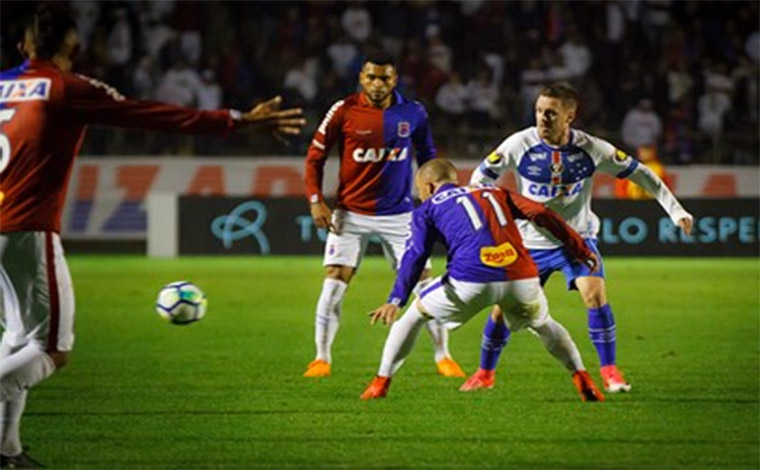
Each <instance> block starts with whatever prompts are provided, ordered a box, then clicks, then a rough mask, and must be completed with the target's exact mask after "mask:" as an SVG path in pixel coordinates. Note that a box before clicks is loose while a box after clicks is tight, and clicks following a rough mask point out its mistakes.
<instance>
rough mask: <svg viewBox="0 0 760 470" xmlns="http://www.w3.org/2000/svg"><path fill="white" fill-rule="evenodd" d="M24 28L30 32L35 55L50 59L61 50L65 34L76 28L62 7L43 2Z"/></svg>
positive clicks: (72, 19)
mask: <svg viewBox="0 0 760 470" xmlns="http://www.w3.org/2000/svg"><path fill="white" fill-rule="evenodd" d="M26 28H27V30H31V32H32V37H33V38H34V51H35V54H36V55H37V57H39V58H40V59H50V58H52V57H53V56H54V55H56V54H57V53H58V52H59V51H60V50H61V46H62V45H63V43H64V41H65V40H66V34H68V32H69V31H71V30H72V29H73V30H76V29H77V23H76V21H74V18H73V17H72V16H71V14H69V12H68V11H67V10H65V9H64V8H63V7H61V6H58V5H51V4H49V3H43V4H42V5H40V6H39V7H38V8H37V11H36V12H35V14H34V15H33V16H32V17H31V18H30V19H29V21H28V23H27V25H26Z"/></svg>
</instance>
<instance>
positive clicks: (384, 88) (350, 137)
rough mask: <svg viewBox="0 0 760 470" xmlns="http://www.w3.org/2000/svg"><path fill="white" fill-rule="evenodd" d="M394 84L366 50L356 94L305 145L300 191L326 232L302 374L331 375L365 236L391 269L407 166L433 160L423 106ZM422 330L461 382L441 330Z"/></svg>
mask: <svg viewBox="0 0 760 470" xmlns="http://www.w3.org/2000/svg"><path fill="white" fill-rule="evenodd" d="M397 81H398V75H397V73H396V67H395V66H394V65H393V60H392V57H391V56H390V55H389V54H387V53H385V52H383V51H376V52H373V53H371V54H370V55H369V56H368V57H367V60H366V61H365V63H364V66H363V68H362V71H361V74H360V75H359V83H360V84H361V88H362V91H361V92H360V93H356V94H353V95H350V96H348V97H347V98H345V99H343V100H340V101H338V102H337V103H335V104H334V105H333V107H332V108H330V110H329V111H328V112H327V115H326V116H325V118H324V120H323V121H322V124H321V125H320V126H319V129H317V132H316V133H315V135H314V140H313V141H312V142H311V145H310V146H309V153H308V156H307V157H306V193H307V196H308V199H309V203H310V206H311V215H312V218H313V219H314V223H315V225H316V226H317V227H322V228H329V229H330V233H329V234H328V235H327V241H326V243H325V259H324V266H325V280H324V282H323V284H322V293H321V295H320V296H319V301H318V302H317V309H316V319H315V325H314V342H315V343H316V347H317V354H316V358H315V359H314V360H313V361H312V362H311V363H309V365H308V366H307V370H306V372H305V373H304V376H305V377H326V376H328V375H330V369H331V364H332V353H331V349H332V343H333V340H334V339H335V335H336V334H337V332H338V325H339V323H340V315H341V305H342V304H343V297H344V295H345V293H346V289H348V284H349V283H350V282H351V279H352V278H353V276H354V274H355V273H356V270H357V269H359V264H360V263H361V260H362V257H363V256H364V250H365V249H366V247H367V243H368V241H369V239H370V238H371V237H373V236H376V237H378V238H379V239H380V242H381V244H382V247H383V252H384V254H385V257H386V258H387V259H388V260H389V261H390V263H391V267H392V268H393V269H397V267H398V263H399V261H400V260H401V256H402V254H403V253H404V240H405V238H406V232H407V227H408V225H409V220H410V219H411V212H412V209H413V208H414V206H413V204H412V194H411V191H412V161H413V160H414V159H415V158H416V160H417V163H418V164H419V165H422V164H423V163H425V162H426V161H428V160H430V159H432V158H435V147H434V146H433V139H432V136H431V133H430V126H429V124H428V118H427V113H426V112H425V108H423V107H422V105H421V104H420V103H418V102H416V101H409V100H407V99H406V98H404V97H403V96H402V95H401V94H400V93H399V92H398V91H396V89H395V88H396V83H397ZM336 143H337V144H338V145H339V147H340V175H339V176H340V178H339V180H340V185H339V187H338V200H337V201H336V204H335V207H336V208H335V210H334V211H332V212H331V211H330V208H329V207H328V206H327V204H326V203H325V202H324V197H323V196H322V175H323V170H324V165H325V159H326V158H327V154H328V152H329V151H330V148H331V147H332V146H334V145H335V144H336ZM413 157H414V158H413ZM426 268H427V269H425V272H424V273H423V276H422V278H423V279H427V278H428V277H429V275H430V274H429V272H430V269H429V268H430V263H427V265H426ZM428 281H429V279H428ZM424 282H425V281H423V282H422V283H420V286H419V287H418V288H422V285H423V284H424ZM426 327H427V330H428V332H429V333H430V336H431V338H432V339H433V345H434V348H435V361H436V364H437V368H438V372H439V373H440V374H442V375H444V376H448V377H464V376H465V374H464V372H462V369H460V367H459V365H458V364H457V363H456V362H455V361H454V360H453V359H452V358H451V354H450V353H449V346H448V331H447V330H446V329H445V328H443V327H442V326H441V325H439V324H437V323H434V322H431V323H429V324H427V325H426Z"/></svg>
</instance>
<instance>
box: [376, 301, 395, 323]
mask: <svg viewBox="0 0 760 470" xmlns="http://www.w3.org/2000/svg"><path fill="white" fill-rule="evenodd" d="M399 310H400V309H399V307H398V305H396V304H384V305H382V306H380V307H378V308H376V309H375V310H374V311H372V312H370V313H369V316H370V321H369V322H370V324H372V325H374V324H375V322H377V320H382V321H383V324H384V325H390V324H392V323H393V322H394V321H396V315H398V312H399Z"/></svg>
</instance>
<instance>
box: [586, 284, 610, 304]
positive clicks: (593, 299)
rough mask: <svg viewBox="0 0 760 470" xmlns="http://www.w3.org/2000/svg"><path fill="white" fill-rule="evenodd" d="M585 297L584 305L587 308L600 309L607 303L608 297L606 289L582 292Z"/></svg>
mask: <svg viewBox="0 0 760 470" xmlns="http://www.w3.org/2000/svg"><path fill="white" fill-rule="evenodd" d="M581 297H583V303H584V304H585V305H586V307H587V308H599V307H601V306H602V305H604V304H606V303H607V296H606V294H605V292H604V288H603V287H600V288H593V289H588V290H585V291H583V292H581Z"/></svg>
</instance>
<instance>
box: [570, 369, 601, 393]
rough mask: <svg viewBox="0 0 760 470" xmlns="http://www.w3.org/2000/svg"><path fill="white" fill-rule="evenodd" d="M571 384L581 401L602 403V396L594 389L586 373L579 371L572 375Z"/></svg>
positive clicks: (594, 386) (592, 382)
mask: <svg viewBox="0 0 760 470" xmlns="http://www.w3.org/2000/svg"><path fill="white" fill-rule="evenodd" d="M573 383H574V384H575V388H577V389H578V393H579V394H580V395H581V400H583V401H604V395H602V392H600V391H599V389H598V388H596V385H594V381H593V380H592V379H591V376H590V375H588V372H586V371H585V370H579V371H577V372H576V373H574V374H573Z"/></svg>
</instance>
